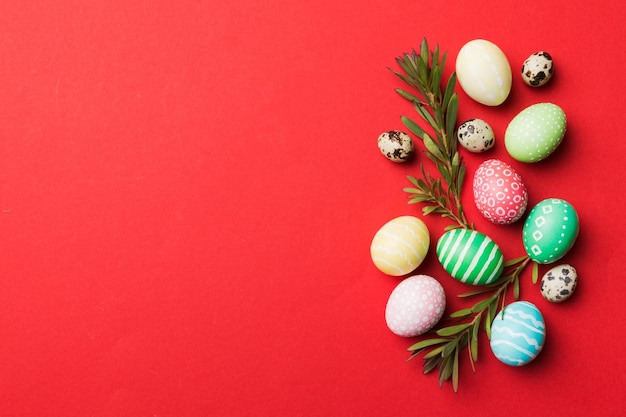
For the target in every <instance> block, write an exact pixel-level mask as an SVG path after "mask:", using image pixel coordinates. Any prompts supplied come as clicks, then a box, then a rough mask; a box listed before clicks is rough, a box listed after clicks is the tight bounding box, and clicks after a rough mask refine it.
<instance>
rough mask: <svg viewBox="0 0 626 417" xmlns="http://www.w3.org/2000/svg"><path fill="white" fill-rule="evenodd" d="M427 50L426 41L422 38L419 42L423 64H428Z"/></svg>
mask: <svg viewBox="0 0 626 417" xmlns="http://www.w3.org/2000/svg"><path fill="white" fill-rule="evenodd" d="M428 52H429V51H428V41H427V40H426V38H424V39H422V43H421V44H420V57H421V58H422V62H424V63H425V64H428Z"/></svg>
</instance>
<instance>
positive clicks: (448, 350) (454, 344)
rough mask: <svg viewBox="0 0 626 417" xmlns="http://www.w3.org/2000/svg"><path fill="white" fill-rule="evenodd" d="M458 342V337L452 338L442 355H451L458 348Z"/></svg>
mask: <svg viewBox="0 0 626 417" xmlns="http://www.w3.org/2000/svg"><path fill="white" fill-rule="evenodd" d="M458 344H459V341H458V339H456V338H455V339H452V340H450V342H449V343H447V344H446V345H445V346H444V347H443V351H442V352H441V356H442V357H444V358H446V357H448V356H450V354H451V353H452V352H454V351H455V350H456V348H457V345H458Z"/></svg>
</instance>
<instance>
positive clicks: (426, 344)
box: [408, 337, 450, 351]
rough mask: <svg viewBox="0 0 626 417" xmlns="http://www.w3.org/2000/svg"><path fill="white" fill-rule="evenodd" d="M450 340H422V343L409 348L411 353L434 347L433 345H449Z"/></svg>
mask: <svg viewBox="0 0 626 417" xmlns="http://www.w3.org/2000/svg"><path fill="white" fill-rule="evenodd" d="M449 340H450V339H444V338H442V337H439V338H433V339H425V340H422V341H420V342H417V343H415V344H414V345H412V346H411V347H409V349H408V350H409V351H413V350H419V349H423V348H426V347H429V346H433V345H439V344H442V343H447V342H448V341H449Z"/></svg>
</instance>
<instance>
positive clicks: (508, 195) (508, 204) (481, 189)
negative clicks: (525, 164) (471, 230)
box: [472, 159, 528, 224]
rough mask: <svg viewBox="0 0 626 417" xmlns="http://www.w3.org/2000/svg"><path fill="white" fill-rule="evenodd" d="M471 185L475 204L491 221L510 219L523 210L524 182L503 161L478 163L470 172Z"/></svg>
mask: <svg viewBox="0 0 626 417" xmlns="http://www.w3.org/2000/svg"><path fill="white" fill-rule="evenodd" d="M472 189H473V193H474V202H475V203H476V208H478V210H479V211H480V212H481V214H482V215H483V216H484V217H485V218H487V219H488V220H489V221H491V222H492V223H495V224H511V223H514V222H516V221H517V220H519V219H520V218H521V217H522V215H523V214H524V212H525V211H526V206H527V204H528V193H527V192H526V186H525V185H524V183H523V181H522V177H521V176H520V175H519V174H518V173H517V172H516V171H515V170H514V169H513V168H512V167H511V166H510V165H509V164H507V163H506V162H503V161H500V160H498V159H489V160H487V161H485V162H483V163H482V164H480V165H479V167H478V169H477V170H476V172H475V173H474V181H473V184H472Z"/></svg>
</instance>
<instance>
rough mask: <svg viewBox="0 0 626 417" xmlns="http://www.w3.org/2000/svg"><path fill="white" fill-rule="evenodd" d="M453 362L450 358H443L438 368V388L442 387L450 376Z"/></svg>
mask: <svg viewBox="0 0 626 417" xmlns="http://www.w3.org/2000/svg"><path fill="white" fill-rule="evenodd" d="M453 366H454V361H453V360H452V358H450V357H447V358H445V359H444V360H443V361H442V363H441V365H440V366H439V386H440V387H443V383H444V382H446V381H447V380H448V379H450V376H452V371H453Z"/></svg>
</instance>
